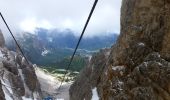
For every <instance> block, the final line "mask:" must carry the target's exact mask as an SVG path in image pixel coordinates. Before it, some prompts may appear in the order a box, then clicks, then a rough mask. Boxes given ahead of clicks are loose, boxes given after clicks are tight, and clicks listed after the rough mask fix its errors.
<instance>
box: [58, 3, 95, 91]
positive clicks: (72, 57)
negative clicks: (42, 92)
mask: <svg viewBox="0 0 170 100" xmlns="http://www.w3.org/2000/svg"><path fill="white" fill-rule="evenodd" d="M97 2H98V0H95V1H94V4H93V7H92V9H91V11H90V14H89V16H88V18H87V21H86V23H85V26H84V28H83V31H82V33H81V35H80V38H79V40H78V43H77V45H76V48H75V50H74V52H73V55H72V56H71V59H70V62H69V64H68V67H67V69H66V72H65V74H64V76H63V79H62V81H61V84H60V86H59V88H58V90H60V88H61V86H62V84H63V82H64V79H65V77H66V74H67V73H68V70H69V68H70V66H71V63H72V61H73V59H74V56H75V54H76V52H77V49H78V47H79V44H80V42H81V40H82V38H83V35H84V33H85V30H86V28H87V26H88V23H89V21H90V18H91V16H92V14H93V12H94V10H95V7H96V5H97Z"/></svg>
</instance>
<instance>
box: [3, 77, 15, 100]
mask: <svg viewBox="0 0 170 100" xmlns="http://www.w3.org/2000/svg"><path fill="white" fill-rule="evenodd" d="M1 83H2V84H3V86H2V89H3V92H4V95H5V99H6V100H13V98H12V97H11V94H12V89H11V88H9V87H11V86H10V85H8V84H7V83H5V82H4V81H3V80H2V79H1Z"/></svg>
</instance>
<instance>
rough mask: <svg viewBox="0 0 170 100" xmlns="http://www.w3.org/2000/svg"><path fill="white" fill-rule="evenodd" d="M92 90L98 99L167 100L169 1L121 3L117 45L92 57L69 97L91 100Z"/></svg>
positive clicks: (169, 84) (169, 79) (169, 93)
mask: <svg viewBox="0 0 170 100" xmlns="http://www.w3.org/2000/svg"><path fill="white" fill-rule="evenodd" d="M107 54H108V55H107ZM101 55H102V56H101ZM94 88H97V93H98V98H99V99H100V100H170V0H123V1H122V8H121V33H120V36H119V38H118V40H117V43H116V44H115V45H114V46H112V48H111V51H110V53H108V52H100V53H98V54H97V55H95V56H94V57H93V58H92V60H91V61H90V64H89V66H87V67H86V68H85V69H84V70H83V71H82V72H81V74H80V76H79V77H78V78H77V80H76V81H75V83H74V84H73V85H72V86H71V88H70V98H71V100H84V99H85V100H91V99H92V98H93V92H92V91H93V89H94Z"/></svg>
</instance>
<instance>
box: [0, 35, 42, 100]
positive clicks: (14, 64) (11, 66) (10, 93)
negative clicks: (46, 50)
mask: <svg viewBox="0 0 170 100" xmlns="http://www.w3.org/2000/svg"><path fill="white" fill-rule="evenodd" d="M0 39H1V40H0V100H26V99H30V100H34V99H36V100H42V93H41V89H40V84H39V81H38V79H37V76H36V74H35V70H34V68H33V65H32V64H31V63H30V62H29V63H27V62H26V61H25V59H24V58H23V57H22V56H21V55H20V54H19V53H16V52H13V51H9V50H8V49H7V48H6V47H4V45H5V41H4V37H3V34H2V33H0Z"/></svg>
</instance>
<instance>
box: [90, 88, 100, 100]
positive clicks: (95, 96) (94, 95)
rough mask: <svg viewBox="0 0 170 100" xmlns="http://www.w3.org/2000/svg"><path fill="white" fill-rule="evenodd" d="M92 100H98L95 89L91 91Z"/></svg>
mask: <svg viewBox="0 0 170 100" xmlns="http://www.w3.org/2000/svg"><path fill="white" fill-rule="evenodd" d="M92 93H93V95H92V99H91V100H99V96H98V93H97V88H96V87H95V88H94V89H93V90H92Z"/></svg>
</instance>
